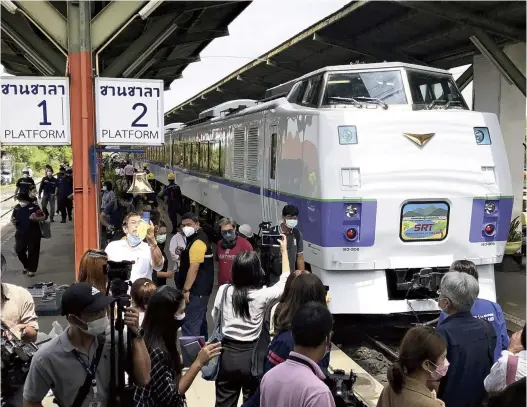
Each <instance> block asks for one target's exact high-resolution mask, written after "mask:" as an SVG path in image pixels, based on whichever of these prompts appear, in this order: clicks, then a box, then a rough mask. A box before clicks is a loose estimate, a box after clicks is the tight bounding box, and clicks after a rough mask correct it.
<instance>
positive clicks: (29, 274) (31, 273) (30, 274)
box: [27, 271, 35, 277]
mask: <svg viewBox="0 0 527 407" xmlns="http://www.w3.org/2000/svg"><path fill="white" fill-rule="evenodd" d="M27 276H28V277H35V273H33V272H32V271H29V272H28V273H27Z"/></svg>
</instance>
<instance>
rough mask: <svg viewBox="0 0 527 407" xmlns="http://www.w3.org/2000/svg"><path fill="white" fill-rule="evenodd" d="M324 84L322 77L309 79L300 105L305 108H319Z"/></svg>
mask: <svg viewBox="0 0 527 407" xmlns="http://www.w3.org/2000/svg"><path fill="white" fill-rule="evenodd" d="M322 82H323V81H322V75H319V76H315V77H313V78H309V81H308V83H307V87H306V89H305V92H304V95H303V96H302V100H301V101H300V102H299V104H301V105H304V106H310V107H317V106H318V100H319V97H320V90H321V86H322Z"/></svg>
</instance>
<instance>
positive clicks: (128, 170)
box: [124, 164, 134, 175]
mask: <svg viewBox="0 0 527 407" xmlns="http://www.w3.org/2000/svg"><path fill="white" fill-rule="evenodd" d="M124 175H134V167H133V166H132V165H131V164H128V165H127V166H126V167H124Z"/></svg>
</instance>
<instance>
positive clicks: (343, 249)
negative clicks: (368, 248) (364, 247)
mask: <svg viewBox="0 0 527 407" xmlns="http://www.w3.org/2000/svg"><path fill="white" fill-rule="evenodd" d="M342 251H343V252H358V251H359V248H358V247H343V248H342Z"/></svg>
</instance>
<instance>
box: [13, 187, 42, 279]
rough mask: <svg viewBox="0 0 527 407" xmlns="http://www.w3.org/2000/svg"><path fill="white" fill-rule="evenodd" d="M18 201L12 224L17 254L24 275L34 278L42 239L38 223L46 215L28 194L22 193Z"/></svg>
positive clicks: (18, 196)
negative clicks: (14, 230)
mask: <svg viewBox="0 0 527 407" xmlns="http://www.w3.org/2000/svg"><path fill="white" fill-rule="evenodd" d="M17 199H18V201H19V203H18V205H16V206H15V207H14V209H13V214H12V215H11V223H12V224H13V225H15V227H16V232H15V252H16V254H17V256H18V259H19V260H20V263H22V266H24V271H23V273H24V274H26V273H27V275H28V277H33V276H34V275H35V273H36V272H37V269H38V262H39V259H40V241H41V239H42V235H41V232H40V226H39V223H38V222H39V221H41V220H44V219H45V218H46V215H45V214H44V212H42V210H41V209H40V207H39V206H38V205H37V204H36V203H35V202H34V199H33V198H32V197H31V196H30V195H29V194H28V193H27V192H20V193H19V194H18V195H17Z"/></svg>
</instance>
